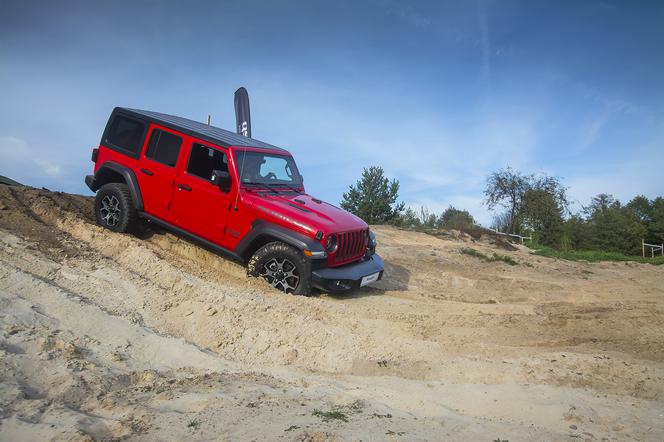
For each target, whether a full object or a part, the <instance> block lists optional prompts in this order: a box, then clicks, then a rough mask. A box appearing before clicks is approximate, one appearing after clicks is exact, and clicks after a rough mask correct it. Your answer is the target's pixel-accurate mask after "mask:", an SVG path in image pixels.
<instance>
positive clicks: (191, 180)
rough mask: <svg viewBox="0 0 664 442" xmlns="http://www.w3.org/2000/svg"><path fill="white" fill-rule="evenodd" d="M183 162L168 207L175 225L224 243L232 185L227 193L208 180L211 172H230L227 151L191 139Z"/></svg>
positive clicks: (233, 193)
mask: <svg viewBox="0 0 664 442" xmlns="http://www.w3.org/2000/svg"><path fill="white" fill-rule="evenodd" d="M190 143H191V144H190V149H189V155H188V157H187V159H186V164H185V165H184V166H183V167H182V170H181V172H180V173H179V174H178V177H177V180H176V183H175V191H174V195H173V205H172V207H171V210H172V211H173V214H174V216H175V219H176V224H177V225H178V226H179V227H181V228H183V229H185V230H188V231H190V232H192V233H194V234H196V235H198V236H200V237H202V238H205V239H207V240H208V241H212V242H214V243H216V244H219V245H222V246H224V245H226V242H227V241H226V226H227V224H228V217H229V213H230V208H231V205H232V203H233V197H234V195H235V194H236V189H235V186H234V185H231V189H230V190H229V191H228V192H224V191H222V190H221V189H220V188H219V187H217V186H215V185H214V184H212V182H211V178H212V171H213V170H221V171H224V172H229V168H228V151H227V150H226V149H222V148H220V147H217V146H213V145H211V144H209V143H204V142H202V141H198V140H195V139H192V141H191V142H190Z"/></svg>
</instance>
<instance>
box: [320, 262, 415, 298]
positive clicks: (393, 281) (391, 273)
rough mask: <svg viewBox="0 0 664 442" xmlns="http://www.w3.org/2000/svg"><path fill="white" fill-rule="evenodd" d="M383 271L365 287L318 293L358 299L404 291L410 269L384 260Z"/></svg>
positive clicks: (406, 287)
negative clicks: (341, 291)
mask: <svg viewBox="0 0 664 442" xmlns="http://www.w3.org/2000/svg"><path fill="white" fill-rule="evenodd" d="M384 263H385V272H384V273H383V278H382V279H381V280H380V281H378V282H376V283H374V284H371V285H370V286H367V287H362V288H361V289H359V290H353V291H350V292H348V293H322V292H321V293H320V294H326V295H327V296H329V297H330V298H333V299H358V298H365V297H368V296H382V295H384V294H385V292H387V291H406V290H408V286H409V282H410V270H408V269H407V268H406V267H404V266H402V265H399V264H394V263H391V262H389V261H384Z"/></svg>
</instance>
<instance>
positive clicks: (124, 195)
mask: <svg viewBox="0 0 664 442" xmlns="http://www.w3.org/2000/svg"><path fill="white" fill-rule="evenodd" d="M108 194H114V195H115V197H116V198H117V199H118V201H120V209H121V216H120V221H119V222H118V224H117V225H115V226H112V227H111V226H107V225H106V224H104V223H103V221H102V219H101V213H100V210H99V209H100V206H101V200H102V199H103V198H104V196H106V195H108ZM95 217H96V219H97V224H99V225H100V226H103V227H105V228H107V229H109V230H112V231H113V232H119V233H124V232H135V231H136V230H137V226H138V212H137V211H136V208H135V207H134V200H133V199H132V197H131V193H130V192H129V187H127V185H126V184H124V183H108V184H104V185H103V186H102V188H101V189H99V190H98V191H97V195H96V196H95Z"/></svg>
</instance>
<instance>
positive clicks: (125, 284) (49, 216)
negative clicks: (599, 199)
mask: <svg viewBox="0 0 664 442" xmlns="http://www.w3.org/2000/svg"><path fill="white" fill-rule="evenodd" d="M374 230H375V231H376V234H377V237H378V240H379V250H380V253H381V255H382V256H383V257H384V258H385V260H386V265H387V272H386V273H387V275H386V277H385V279H384V280H383V281H381V282H380V283H379V284H378V285H377V286H375V287H374V288H367V289H363V290H361V291H359V292H357V293H354V294H352V295H347V296H329V295H318V296H312V297H295V296H289V295H285V294H282V293H279V292H276V291H273V290H272V289H271V288H270V287H268V286H267V285H265V284H264V283H262V282H261V281H258V280H248V279H247V278H246V277H245V276H244V269H243V268H242V267H241V266H239V265H237V264H234V263H232V262H229V261H226V260H224V259H223V258H220V257H218V256H216V255H214V254H212V253H209V252H207V251H205V250H204V249H202V248H200V247H198V246H196V245H194V244H191V243H189V242H187V241H184V240H182V239H179V238H177V237H175V236H173V235H171V234H168V233H154V234H148V235H145V237H144V238H140V239H139V238H136V237H134V236H130V235H118V234H112V233H110V232H108V231H106V230H103V229H101V228H99V227H98V226H96V225H95V224H94V220H93V214H92V199H91V198H87V197H82V196H74V195H67V194H62V193H52V192H48V191H45V190H37V189H30V188H16V187H6V186H0V302H1V303H2V304H1V306H2V307H1V310H2V312H1V313H0V326H1V328H2V330H0V332H2V336H1V338H2V347H1V348H2V353H1V354H2V357H1V358H0V365H1V366H2V374H0V376H2V377H1V378H0V382H1V384H0V418H1V419H2V420H0V439H3V437H2V435H3V434H4V435H5V436H20V437H27V436H26V435H30V437H33V438H35V439H43V438H45V437H54V436H55V437H60V438H65V439H71V438H81V439H85V438H86V437H91V438H95V439H100V438H101V439H103V438H107V439H112V438H122V437H132V438H138V439H146V440H158V439H164V438H167V439H170V438H173V437H179V438H184V437H188V438H191V437H193V438H199V439H209V438H217V437H219V438H222V439H224V438H226V439H228V440H237V439H274V438H285V439H300V440H307V438H313V439H315V438H319V439H321V440H325V439H332V440H333V439H335V438H336V439H344V440H345V439H347V440H357V439H363V440H383V439H385V438H388V437H389V438H396V439H403V440H414V439H416V440H439V439H442V438H452V439H458V440H463V439H466V440H467V439H469V438H479V439H481V440H493V439H495V438H496V437H498V436H500V437H502V438H503V439H509V440H510V441H514V440H528V439H533V438H536V439H544V440H557V439H566V438H568V437H570V436H573V437H580V438H583V439H588V440H594V439H602V438H609V439H621V440H622V439H634V440H662V439H663V438H664V415H663V414H664V411H663V410H664V325H663V324H664V321H663V320H664V269H663V268H662V267H655V266H649V265H639V264H633V263H627V264H625V263H619V264H618V263H602V264H585V263H570V262H565V261H559V260H552V259H548V258H540V257H536V256H533V255H531V254H530V253H529V252H528V251H527V250H517V251H511V252H510V251H505V250H501V249H496V248H495V247H494V246H493V245H491V244H489V243H488V242H483V241H478V242H475V241H472V240H471V239H470V238H469V237H464V236H463V235H457V236H458V237H457V238H450V239H440V238H436V237H433V236H430V235H425V234H421V233H413V232H404V231H400V230H396V229H393V228H389V227H380V226H378V227H375V228H374ZM466 247H472V248H474V249H476V250H479V251H482V252H483V253H486V254H489V255H490V254H492V253H494V252H497V253H500V254H505V255H509V256H511V257H512V258H513V259H515V260H516V261H517V262H519V263H520V264H519V265H515V266H510V265H508V264H506V263H502V262H493V263H485V262H483V261H481V260H479V259H477V258H475V257H471V256H468V255H465V254H462V253H461V252H460V251H461V249H463V248H466ZM336 409H339V410H340V411H341V412H342V413H343V414H342V415H343V416H344V417H346V418H347V420H348V422H343V421H341V420H334V419H333V420H332V421H329V422H325V421H324V419H323V418H324V416H321V415H320V414H316V415H314V414H313V413H314V410H322V411H326V410H336ZM386 416H391V417H386ZM51 425H53V426H51ZM291 427H293V428H291ZM294 427H297V428H294ZM289 428H290V430H288V429H289ZM286 430H288V431H286ZM7 438H8V439H12V438H13V437H7ZM313 439H312V440H313Z"/></svg>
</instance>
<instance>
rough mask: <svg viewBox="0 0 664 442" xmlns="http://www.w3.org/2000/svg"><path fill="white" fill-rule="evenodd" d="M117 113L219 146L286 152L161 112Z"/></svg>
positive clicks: (134, 110) (131, 110)
mask: <svg viewBox="0 0 664 442" xmlns="http://www.w3.org/2000/svg"><path fill="white" fill-rule="evenodd" d="M115 111H119V112H121V113H123V114H128V115H134V116H138V117H140V118H142V119H144V120H145V119H147V120H149V121H150V122H154V123H157V124H161V125H162V126H166V127H168V128H171V129H175V130H178V131H180V132H183V133H186V134H187V135H192V136H195V137H197V138H201V139H203V140H206V141H209V142H211V143H214V144H219V145H221V146H223V147H228V146H242V147H261V148H264V149H275V150H282V151H284V149H282V148H280V147H277V146H273V145H271V144H268V143H264V142H262V141H259V140H255V139H253V138H249V137H245V136H242V135H239V134H236V133H234V132H231V131H229V130H226V129H222V128H220V127H215V126H208V125H207V124H205V123H200V122H198V121H194V120H190V119H188V118H182V117H176V116H174V115H167V114H161V113H159V112H152V111H146V110H140V109H129V108H126V107H116V108H115Z"/></svg>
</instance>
